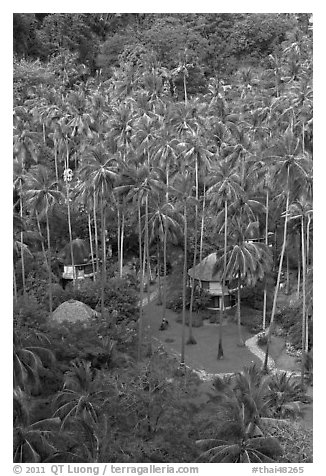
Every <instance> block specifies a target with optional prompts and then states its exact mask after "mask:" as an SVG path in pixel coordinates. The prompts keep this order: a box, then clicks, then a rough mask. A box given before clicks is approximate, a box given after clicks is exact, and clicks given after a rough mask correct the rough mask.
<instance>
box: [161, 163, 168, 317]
mask: <svg viewBox="0 0 326 476" xmlns="http://www.w3.org/2000/svg"><path fill="white" fill-rule="evenodd" d="M165 202H166V205H167V204H168V203H169V163H167V166H166V192H165ZM167 241H168V221H167V219H166V216H165V217H164V238H163V267H164V282H163V307H162V320H163V319H165V317H166V300H167V286H168V283H167V259H166V253H167Z"/></svg>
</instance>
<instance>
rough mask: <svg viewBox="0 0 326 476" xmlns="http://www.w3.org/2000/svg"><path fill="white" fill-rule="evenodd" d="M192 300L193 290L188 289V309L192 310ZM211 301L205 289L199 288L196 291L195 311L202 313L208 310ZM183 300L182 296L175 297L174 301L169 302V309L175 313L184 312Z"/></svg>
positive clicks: (194, 299)
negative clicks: (201, 311)
mask: <svg viewBox="0 0 326 476" xmlns="http://www.w3.org/2000/svg"><path fill="white" fill-rule="evenodd" d="M190 299H191V289H190V288H187V291H186V309H189V308H190ZM210 301H211V296H210V295H209V294H208V293H207V292H206V291H205V290H203V289H201V288H199V287H197V288H195V291H194V298H193V307H192V309H193V311H200V310H203V309H206V307H207V306H208V304H209V302H210ZM182 305H183V298H182V294H181V295H180V294H179V295H178V296H175V297H174V298H173V299H171V300H170V301H168V302H167V308H168V309H171V310H172V311H174V312H180V311H182Z"/></svg>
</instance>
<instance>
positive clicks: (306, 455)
mask: <svg viewBox="0 0 326 476" xmlns="http://www.w3.org/2000/svg"><path fill="white" fill-rule="evenodd" d="M272 432H273V436H275V437H276V438H277V439H278V440H279V442H280V443H281V445H282V447H283V451H284V452H283V456H281V457H280V458H279V459H278V462H279V463H312V462H313V446H312V430H308V429H304V428H297V427H296V426H294V424H293V423H285V424H281V423H279V424H278V425H275V427H274V429H273V430H272Z"/></svg>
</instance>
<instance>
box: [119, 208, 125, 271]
mask: <svg viewBox="0 0 326 476" xmlns="http://www.w3.org/2000/svg"><path fill="white" fill-rule="evenodd" d="M124 231H125V213H124V210H123V209H122V219H121V236H120V239H121V244H120V277H122V269H123V240H124Z"/></svg>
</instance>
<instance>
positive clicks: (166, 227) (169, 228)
mask: <svg viewBox="0 0 326 476" xmlns="http://www.w3.org/2000/svg"><path fill="white" fill-rule="evenodd" d="M180 231H181V228H180V215H179V213H178V212H177V210H176V209H175V207H174V206H173V205H172V203H166V202H165V201H164V202H163V201H162V199H160V198H159V197H158V198H157V199H156V200H155V201H154V202H153V205H152V212H151V213H150V214H149V236H150V241H151V242H152V241H154V240H157V247H158V250H159V249H160V244H163V268H164V288H163V302H162V306H163V309H162V321H164V319H165V315H166V291H167V242H168V241H172V242H174V243H176V242H177V241H178V238H179V236H180ZM158 258H159V252H158ZM158 270H159V271H158V272H159V276H160V260H159V259H158ZM159 292H161V287H160V285H159Z"/></svg>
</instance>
